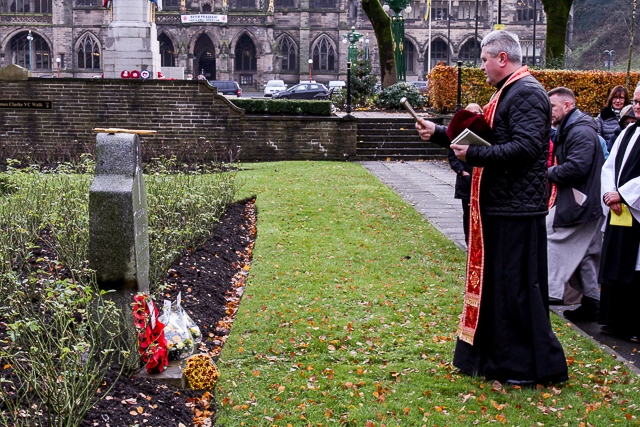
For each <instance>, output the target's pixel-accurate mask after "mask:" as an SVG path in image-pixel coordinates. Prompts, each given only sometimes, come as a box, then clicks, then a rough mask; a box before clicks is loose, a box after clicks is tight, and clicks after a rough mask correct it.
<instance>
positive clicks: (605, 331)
mask: <svg viewBox="0 0 640 427" xmlns="http://www.w3.org/2000/svg"><path fill="white" fill-rule="evenodd" d="M600 332H601V333H603V334H605V335H613V336H616V337H619V336H621V335H622V332H621V331H619V330H617V329H614V328H612V327H611V326H608V325H602V326H601V327H600Z"/></svg>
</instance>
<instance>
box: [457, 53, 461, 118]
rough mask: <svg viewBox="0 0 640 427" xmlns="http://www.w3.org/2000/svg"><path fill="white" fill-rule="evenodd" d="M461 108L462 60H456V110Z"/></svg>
mask: <svg viewBox="0 0 640 427" xmlns="http://www.w3.org/2000/svg"><path fill="white" fill-rule="evenodd" d="M460 110H462V61H458V99H457V102H456V111H460Z"/></svg>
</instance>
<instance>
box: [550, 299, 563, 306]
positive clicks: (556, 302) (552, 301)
mask: <svg viewBox="0 0 640 427" xmlns="http://www.w3.org/2000/svg"><path fill="white" fill-rule="evenodd" d="M549 305H564V301H563V300H561V299H558V298H549Z"/></svg>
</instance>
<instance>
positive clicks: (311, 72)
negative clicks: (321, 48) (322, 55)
mask: <svg viewBox="0 0 640 427" xmlns="http://www.w3.org/2000/svg"><path fill="white" fill-rule="evenodd" d="M312 81H313V59H309V83H311V82H312Z"/></svg>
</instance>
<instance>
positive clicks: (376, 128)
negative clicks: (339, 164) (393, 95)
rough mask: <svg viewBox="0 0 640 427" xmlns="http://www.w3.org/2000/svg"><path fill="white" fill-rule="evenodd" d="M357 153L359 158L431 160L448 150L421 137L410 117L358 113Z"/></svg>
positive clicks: (440, 157) (444, 154)
mask: <svg viewBox="0 0 640 427" xmlns="http://www.w3.org/2000/svg"><path fill="white" fill-rule="evenodd" d="M356 155H357V157H358V160H361V161H366V160H407V161H408V160H430V159H442V158H445V157H446V155H447V150H445V149H443V148H442V147H440V146H438V145H436V144H433V143H430V142H427V141H423V140H422V139H420V136H419V135H418V133H417V132H416V129H415V125H414V122H413V119H411V118H404V117H403V118H395V117H379V118H378V117H372V118H362V117H359V118H358V125H357V145H356Z"/></svg>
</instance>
